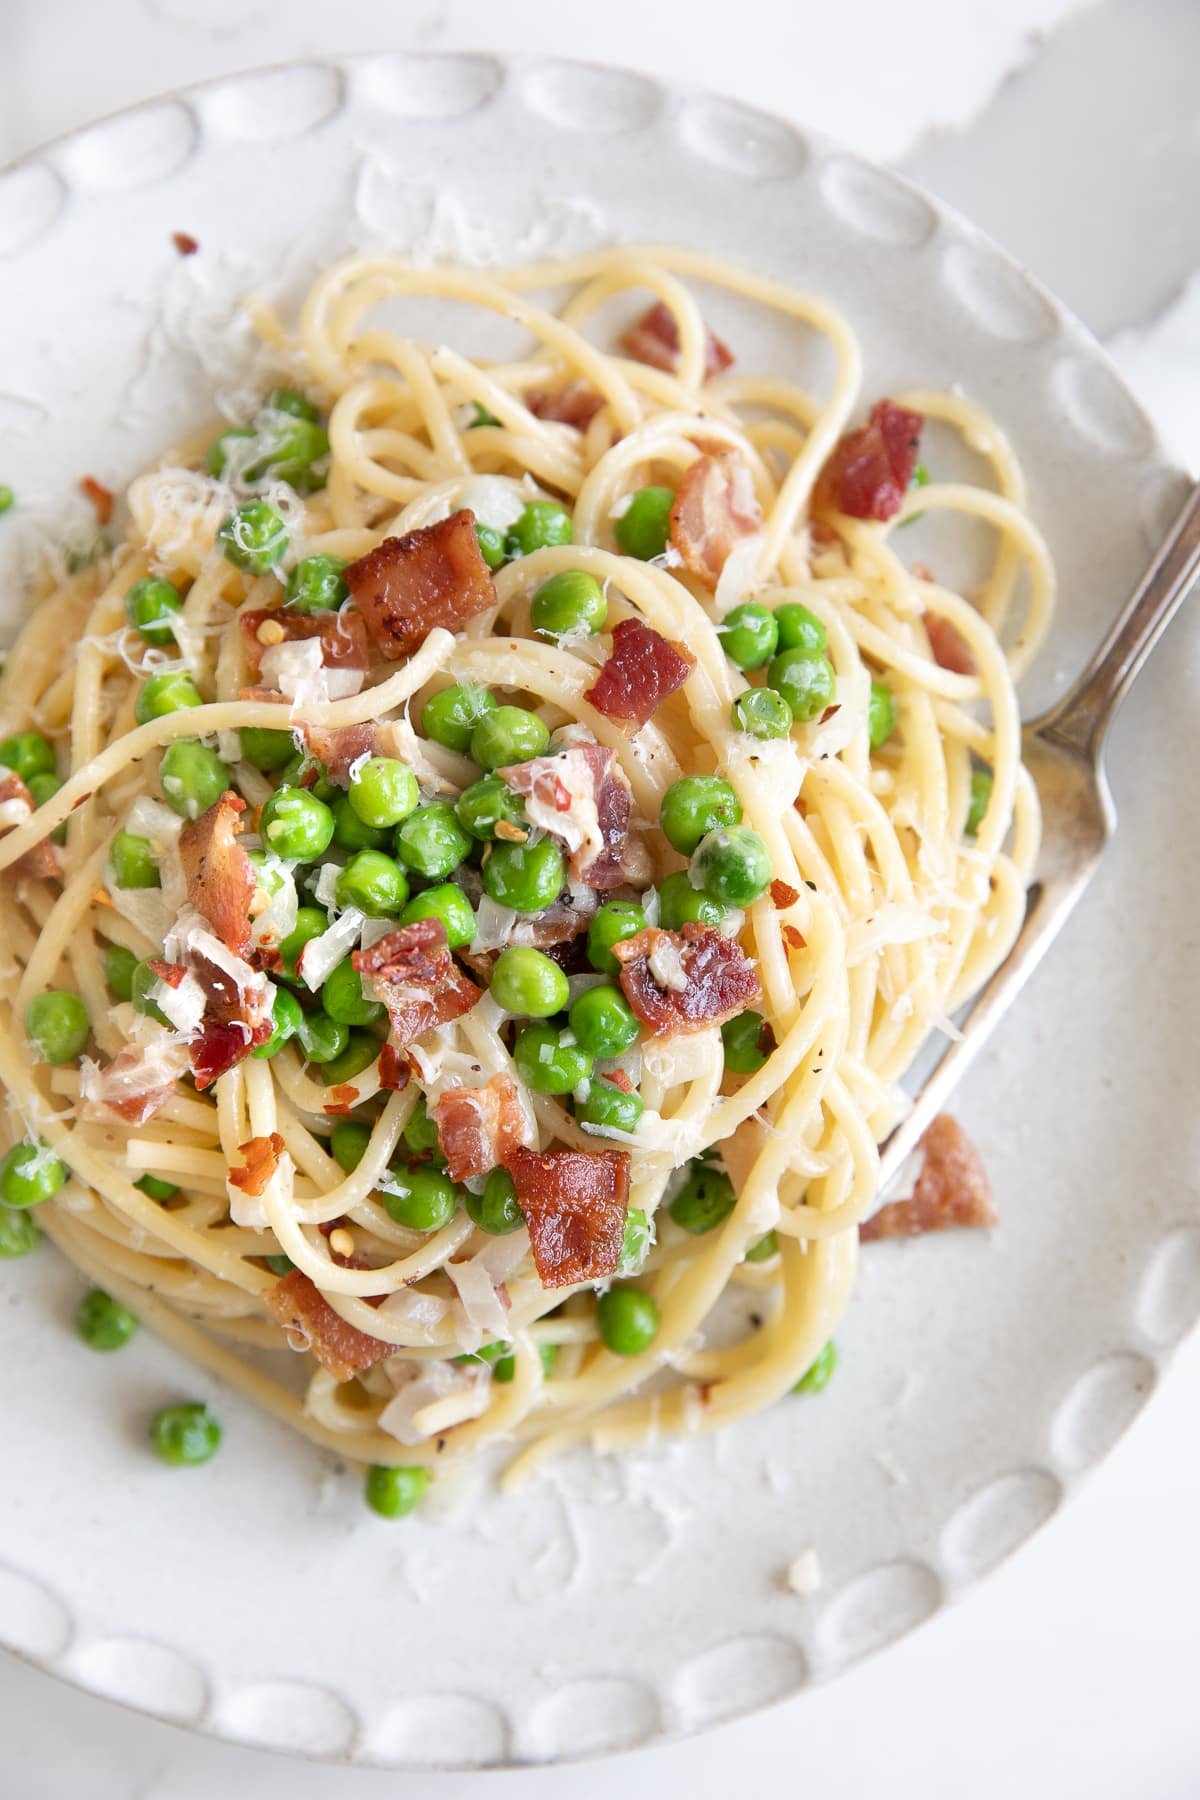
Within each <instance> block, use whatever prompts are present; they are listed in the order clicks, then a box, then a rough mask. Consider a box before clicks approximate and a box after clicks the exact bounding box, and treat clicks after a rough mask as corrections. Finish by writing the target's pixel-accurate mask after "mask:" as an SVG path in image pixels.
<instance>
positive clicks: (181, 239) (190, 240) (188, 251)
mask: <svg viewBox="0 0 1200 1800" xmlns="http://www.w3.org/2000/svg"><path fill="white" fill-rule="evenodd" d="M171 242H172V243H173V244H174V246H175V248H176V249H177V250H178V252H179V254H180V256H195V254H196V252H197V250H198V249H199V248H200V245H199V242H198V241H197V239H196V238H194V237H193V236H192V234H191V232H190V231H173V232H172V233H171Z"/></svg>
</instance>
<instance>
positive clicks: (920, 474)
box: [900, 463, 929, 525]
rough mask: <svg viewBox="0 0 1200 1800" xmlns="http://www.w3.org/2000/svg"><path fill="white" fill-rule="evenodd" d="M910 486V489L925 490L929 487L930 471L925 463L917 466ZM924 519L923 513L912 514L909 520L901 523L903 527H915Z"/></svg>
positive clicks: (910, 479)
mask: <svg viewBox="0 0 1200 1800" xmlns="http://www.w3.org/2000/svg"><path fill="white" fill-rule="evenodd" d="M908 485H909V487H910V488H923V487H928V486H929V470H928V469H927V468H926V467H925V464H924V463H918V464H917V466H916V468H915V469H914V470H913V472H912V474H911V475H910V477H909V481H908ZM924 517H925V514H924V513H923V512H915V513H910V514H909V515H908V517H907V519H902V520H901V521H900V523H901V525H915V524H916V522H917V520H918V519H923V518H924Z"/></svg>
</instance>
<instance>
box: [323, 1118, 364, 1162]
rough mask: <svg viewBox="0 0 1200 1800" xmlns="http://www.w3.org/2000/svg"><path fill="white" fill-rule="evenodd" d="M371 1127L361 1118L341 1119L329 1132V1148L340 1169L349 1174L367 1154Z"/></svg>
mask: <svg viewBox="0 0 1200 1800" xmlns="http://www.w3.org/2000/svg"><path fill="white" fill-rule="evenodd" d="M370 1142H371V1127H370V1126H369V1125H366V1124H364V1123H363V1121H362V1120H361V1119H339V1120H338V1122H337V1124H336V1125H335V1126H334V1128H333V1130H332V1131H331V1132H330V1134H329V1149H330V1152H331V1154H332V1156H333V1160H334V1162H335V1163H336V1164H337V1166H338V1168H339V1169H344V1170H345V1171H346V1174H347V1175H349V1174H351V1173H352V1171H353V1170H355V1169H357V1167H358V1165H359V1163H360V1162H361V1161H362V1159H363V1157H364V1156H365V1155H366V1154H367V1146H368V1144H369V1143H370Z"/></svg>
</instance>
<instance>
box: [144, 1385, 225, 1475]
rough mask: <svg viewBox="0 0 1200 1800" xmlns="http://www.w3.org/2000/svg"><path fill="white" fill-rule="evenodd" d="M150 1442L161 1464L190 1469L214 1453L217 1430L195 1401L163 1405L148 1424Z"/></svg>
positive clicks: (218, 1446)
mask: <svg viewBox="0 0 1200 1800" xmlns="http://www.w3.org/2000/svg"><path fill="white" fill-rule="evenodd" d="M150 1442H151V1443H152V1444H153V1446H154V1448H155V1449H156V1450H157V1451H158V1454H159V1455H160V1456H161V1457H162V1459H163V1461H164V1462H165V1463H170V1464H171V1466H172V1467H173V1468H190V1467H194V1466H195V1465H196V1464H198V1463H206V1462H207V1461H208V1460H209V1458H210V1457H213V1456H215V1455H216V1454H217V1451H218V1449H219V1448H220V1444H221V1427H220V1425H219V1424H218V1422H217V1420H216V1419H215V1418H214V1417H213V1415H212V1413H210V1412H209V1410H208V1408H207V1406H204V1405H203V1404H202V1403H201V1402H200V1401H199V1400H192V1401H189V1402H187V1403H185V1404H183V1405H179V1406H164V1407H163V1409H162V1411H161V1412H157V1413H155V1415H154V1417H153V1418H152V1419H151V1421H150Z"/></svg>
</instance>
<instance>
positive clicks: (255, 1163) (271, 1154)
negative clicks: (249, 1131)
mask: <svg viewBox="0 0 1200 1800" xmlns="http://www.w3.org/2000/svg"><path fill="white" fill-rule="evenodd" d="M283 1152H284V1142H283V1139H282V1138H281V1137H280V1135H279V1133H278V1132H277V1131H273V1132H271V1134H270V1136H269V1137H252V1138H250V1139H248V1140H247V1142H246V1143H244V1144H239V1145H238V1155H239V1156H240V1157H242V1159H243V1160H242V1164H241V1166H240V1167H238V1168H236V1169H230V1171H229V1185H230V1187H235V1188H241V1190H242V1192H243V1194H253V1195H255V1196H257V1195H259V1194H261V1193H263V1192H264V1191H265V1189H266V1186H267V1183H268V1182H269V1181H270V1179H271V1177H272V1176H273V1175H274V1173H275V1171H276V1169H277V1168H278V1167H279V1159H280V1157H281V1156H282V1155H283Z"/></svg>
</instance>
